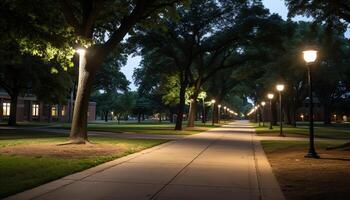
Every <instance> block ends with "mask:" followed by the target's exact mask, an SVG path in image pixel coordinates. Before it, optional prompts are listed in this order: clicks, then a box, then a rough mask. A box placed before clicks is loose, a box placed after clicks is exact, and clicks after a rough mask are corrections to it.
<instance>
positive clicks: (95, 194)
mask: <svg viewBox="0 0 350 200" xmlns="http://www.w3.org/2000/svg"><path fill="white" fill-rule="evenodd" d="M8 199H55V200H59V199H62V200H63V199H84V200H86V199H118V200H120V199H122V200H124V199H128V200H134V199H137V200H138V199H167V200H168V199H169V200H170V199H174V200H175V199H176V200H183V199H190V200H194V199H200V200H204V199H220V200H224V199H237V200H246V199H247V200H255V199H269V200H273V199H284V197H283V194H282V193H281V190H280V188H279V186H278V184H277V182H276V179H275V177H274V176H273V174H272V171H271V167H270V165H269V163H268V161H267V159H266V156H265V154H264V152H263V150H262V148H261V145H260V143H259V141H258V140H256V139H255V134H254V130H253V129H252V128H251V127H249V126H248V123H247V122H245V121H242V122H235V123H232V124H230V125H228V126H225V127H221V128H216V129H212V130H210V131H207V132H204V133H201V134H197V135H192V136H188V137H186V138H184V139H182V140H177V141H172V142H168V143H166V144H163V145H160V146H157V147H154V148H151V149H147V150H145V151H142V152H139V153H135V154H132V155H129V156H126V157H123V158H120V159H117V160H114V161H111V162H108V163H105V164H102V165H100V166H97V167H94V168H91V169H88V170H85V171H83V172H80V173H77V174H73V175H70V176H67V177H65V178H63V179H60V180H57V181H54V182H51V183H48V184H45V185H43V186H40V187H37V188H34V189H32V190H29V191H26V192H23V193H20V194H17V195H15V196H12V197H10V198H8Z"/></svg>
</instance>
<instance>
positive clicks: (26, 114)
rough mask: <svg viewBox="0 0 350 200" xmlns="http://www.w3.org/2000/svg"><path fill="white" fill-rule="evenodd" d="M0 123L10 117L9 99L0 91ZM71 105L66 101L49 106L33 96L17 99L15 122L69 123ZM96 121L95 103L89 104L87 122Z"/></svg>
mask: <svg viewBox="0 0 350 200" xmlns="http://www.w3.org/2000/svg"><path fill="white" fill-rule="evenodd" d="M0 105H1V108H0V121H6V120H8V117H9V116H10V107H11V98H10V96H9V95H8V94H7V93H6V92H4V91H2V90H0ZM73 106H74V102H73V104H72V103H71V101H69V100H68V101H67V103H66V104H62V105H49V104H45V103H43V102H40V101H38V100H37V98H36V97H35V96H33V95H25V96H23V97H18V100H17V121H18V122H22V121H38V122H41V121H46V122H56V121H57V122H69V121H70V120H71V116H72V113H73V111H72V110H73V109H72V108H73ZM95 119H96V103H95V102H90V103H89V109H88V121H94V120H95Z"/></svg>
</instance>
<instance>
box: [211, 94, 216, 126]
mask: <svg viewBox="0 0 350 200" xmlns="http://www.w3.org/2000/svg"><path fill="white" fill-rule="evenodd" d="M211 105H212V117H211V118H212V119H211V125H212V126H214V122H215V121H214V108H215V99H212V100H211Z"/></svg>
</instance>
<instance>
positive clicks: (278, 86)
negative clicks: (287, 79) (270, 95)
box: [276, 84, 285, 137]
mask: <svg viewBox="0 0 350 200" xmlns="http://www.w3.org/2000/svg"><path fill="white" fill-rule="evenodd" d="M276 89H277V91H278V94H279V97H280V136H281V137H284V136H285V135H284V134H283V132H282V119H283V118H282V115H283V113H282V91H283V90H284V85H283V84H278V85H276Z"/></svg>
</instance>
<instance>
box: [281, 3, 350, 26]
mask: <svg viewBox="0 0 350 200" xmlns="http://www.w3.org/2000/svg"><path fill="white" fill-rule="evenodd" d="M285 1H286V4H287V6H288V9H289V14H288V15H289V16H295V15H298V14H306V15H307V16H311V17H313V18H315V19H316V21H319V22H321V21H324V20H325V19H326V18H329V17H335V18H337V20H338V21H339V19H343V20H345V21H347V22H348V23H350V6H349V5H350V1H349V0H332V1H329V0H304V1H300V0H285Z"/></svg>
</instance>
